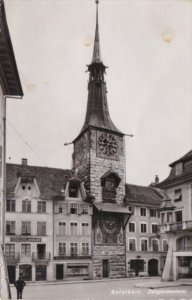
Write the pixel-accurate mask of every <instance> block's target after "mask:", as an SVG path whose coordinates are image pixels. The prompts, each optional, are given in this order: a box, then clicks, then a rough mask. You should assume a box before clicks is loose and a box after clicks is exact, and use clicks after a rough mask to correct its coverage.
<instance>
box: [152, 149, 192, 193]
mask: <svg viewBox="0 0 192 300" xmlns="http://www.w3.org/2000/svg"><path fill="white" fill-rule="evenodd" d="M180 162H182V163H183V170H182V172H181V174H179V175H176V164H177V163H180ZM170 166H171V167H172V168H171V171H170V173H169V176H168V177H167V178H166V179H165V180H163V181H161V182H160V183H159V184H158V185H157V186H158V187H160V188H162V187H165V186H167V185H174V184H175V183H177V182H178V183H182V182H185V181H187V180H191V179H192V150H191V151H189V152H188V153H187V154H185V155H184V156H182V157H181V158H180V159H178V160H177V161H175V162H173V163H172V164H170Z"/></svg>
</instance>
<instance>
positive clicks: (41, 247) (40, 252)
mask: <svg viewBox="0 0 192 300" xmlns="http://www.w3.org/2000/svg"><path fill="white" fill-rule="evenodd" d="M45 249H46V244H37V258H39V259H43V258H45Z"/></svg>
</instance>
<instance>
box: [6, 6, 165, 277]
mask: <svg viewBox="0 0 192 300" xmlns="http://www.w3.org/2000/svg"><path fill="white" fill-rule="evenodd" d="M97 2H98V1H97ZM105 70H106V66H105V65H104V63H103V61H102V58H101V55H100V41H99V24H98V3H97V13H96V30H95V41H94V49H93V57H92V61H91V63H90V64H89V65H88V72H89V81H88V101H87V111H86V117H85V122H84V124H83V127H82V129H81V130H80V133H79V135H78V136H77V137H76V138H75V139H74V140H73V145H74V151H73V156H72V160H73V167H72V170H62V169H53V168H44V167H34V166H29V165H28V164H27V161H26V159H23V161H22V164H21V165H14V164H8V165H7V200H6V236H5V241H6V245H5V255H6V258H7V264H8V271H9V278H10V281H11V282H14V281H15V278H16V277H17V276H18V275H22V276H23V278H24V279H25V280H28V281H40V280H48V281H49V280H70V279H74V278H75V279H77V278H84V279H101V278H123V277H127V276H146V275H151V276H154V275H160V274H161V272H162V268H163V262H164V260H165V256H166V250H167V248H166V237H165V239H164V241H163V240H161V237H160V235H159V233H158V225H159V223H160V217H159V208H160V207H161V203H162V200H163V199H164V197H163V194H162V193H161V192H160V191H159V190H158V189H157V188H155V187H153V186H149V187H141V186H134V185H130V184H126V176H125V173H126V170H125V140H124V134H123V133H122V132H121V131H120V130H119V129H118V128H117V127H116V126H115V125H114V123H113V122H112V120H111V118H110V114H109V109H108V103H107V88H106V81H105ZM163 245H164V246H163Z"/></svg>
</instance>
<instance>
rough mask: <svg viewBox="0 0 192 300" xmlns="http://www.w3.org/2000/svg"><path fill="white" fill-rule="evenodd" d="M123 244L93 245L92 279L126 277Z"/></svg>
mask: <svg viewBox="0 0 192 300" xmlns="http://www.w3.org/2000/svg"><path fill="white" fill-rule="evenodd" d="M125 255H126V254H125V247H124V246H103V245H102V246H94V247H93V266H92V267H93V279H101V278H124V277H126V258H125Z"/></svg>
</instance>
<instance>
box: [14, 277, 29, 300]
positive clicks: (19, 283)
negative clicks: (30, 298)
mask: <svg viewBox="0 0 192 300" xmlns="http://www.w3.org/2000/svg"><path fill="white" fill-rule="evenodd" d="M25 285H26V283H25V281H24V280H23V279H22V278H21V277H19V278H18V280H17V281H15V284H14V286H15V287H16V290H17V299H22V294H23V289H24V286H25Z"/></svg>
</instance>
